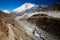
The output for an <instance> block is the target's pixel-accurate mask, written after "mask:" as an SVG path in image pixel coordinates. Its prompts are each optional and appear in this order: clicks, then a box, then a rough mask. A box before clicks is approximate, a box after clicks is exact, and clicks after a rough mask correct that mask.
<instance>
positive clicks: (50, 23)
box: [27, 14, 60, 40]
mask: <svg viewBox="0 0 60 40" xmlns="http://www.w3.org/2000/svg"><path fill="white" fill-rule="evenodd" d="M27 21H28V22H29V23H31V24H33V25H36V26H37V27H38V28H40V29H42V30H44V31H45V32H47V33H49V34H52V35H54V36H55V37H56V38H60V18H54V17H51V16H48V15H46V14H35V15H33V16H31V17H30V18H28V19H27ZM45 35H46V34H45ZM46 39H47V38H46ZM52 40H53V39H52ZM57 40H58V39H57Z"/></svg>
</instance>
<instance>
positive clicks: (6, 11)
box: [2, 9, 10, 13]
mask: <svg viewBox="0 0 60 40" xmlns="http://www.w3.org/2000/svg"><path fill="white" fill-rule="evenodd" d="M2 11H3V12H5V13H10V12H9V11H8V10H7V9H5V10H2Z"/></svg>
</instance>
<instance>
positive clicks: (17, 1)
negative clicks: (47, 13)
mask: <svg viewBox="0 0 60 40" xmlns="http://www.w3.org/2000/svg"><path fill="white" fill-rule="evenodd" d="M26 2H29V3H34V4H37V5H41V4H44V5H51V4H52V3H54V2H60V0H0V10H4V9H8V10H10V11H11V10H13V9H15V8H17V7H19V6H21V5H22V4H24V3H26Z"/></svg>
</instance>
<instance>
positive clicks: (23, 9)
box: [13, 3, 38, 13]
mask: <svg viewBox="0 0 60 40" xmlns="http://www.w3.org/2000/svg"><path fill="white" fill-rule="evenodd" d="M35 6H38V5H35V4H32V3H25V4H23V5H22V6H20V7H18V8H16V9H14V10H13V12H16V13H19V12H23V11H26V10H27V9H30V8H32V7H35Z"/></svg>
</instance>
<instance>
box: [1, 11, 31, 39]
mask: <svg viewBox="0 0 60 40" xmlns="http://www.w3.org/2000/svg"><path fill="white" fill-rule="evenodd" d="M0 40H32V39H31V38H30V36H28V35H27V34H26V33H25V32H24V30H23V28H22V26H20V25H19V24H18V23H17V21H16V20H14V17H13V16H12V15H10V14H7V13H4V12H2V11H0Z"/></svg>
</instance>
